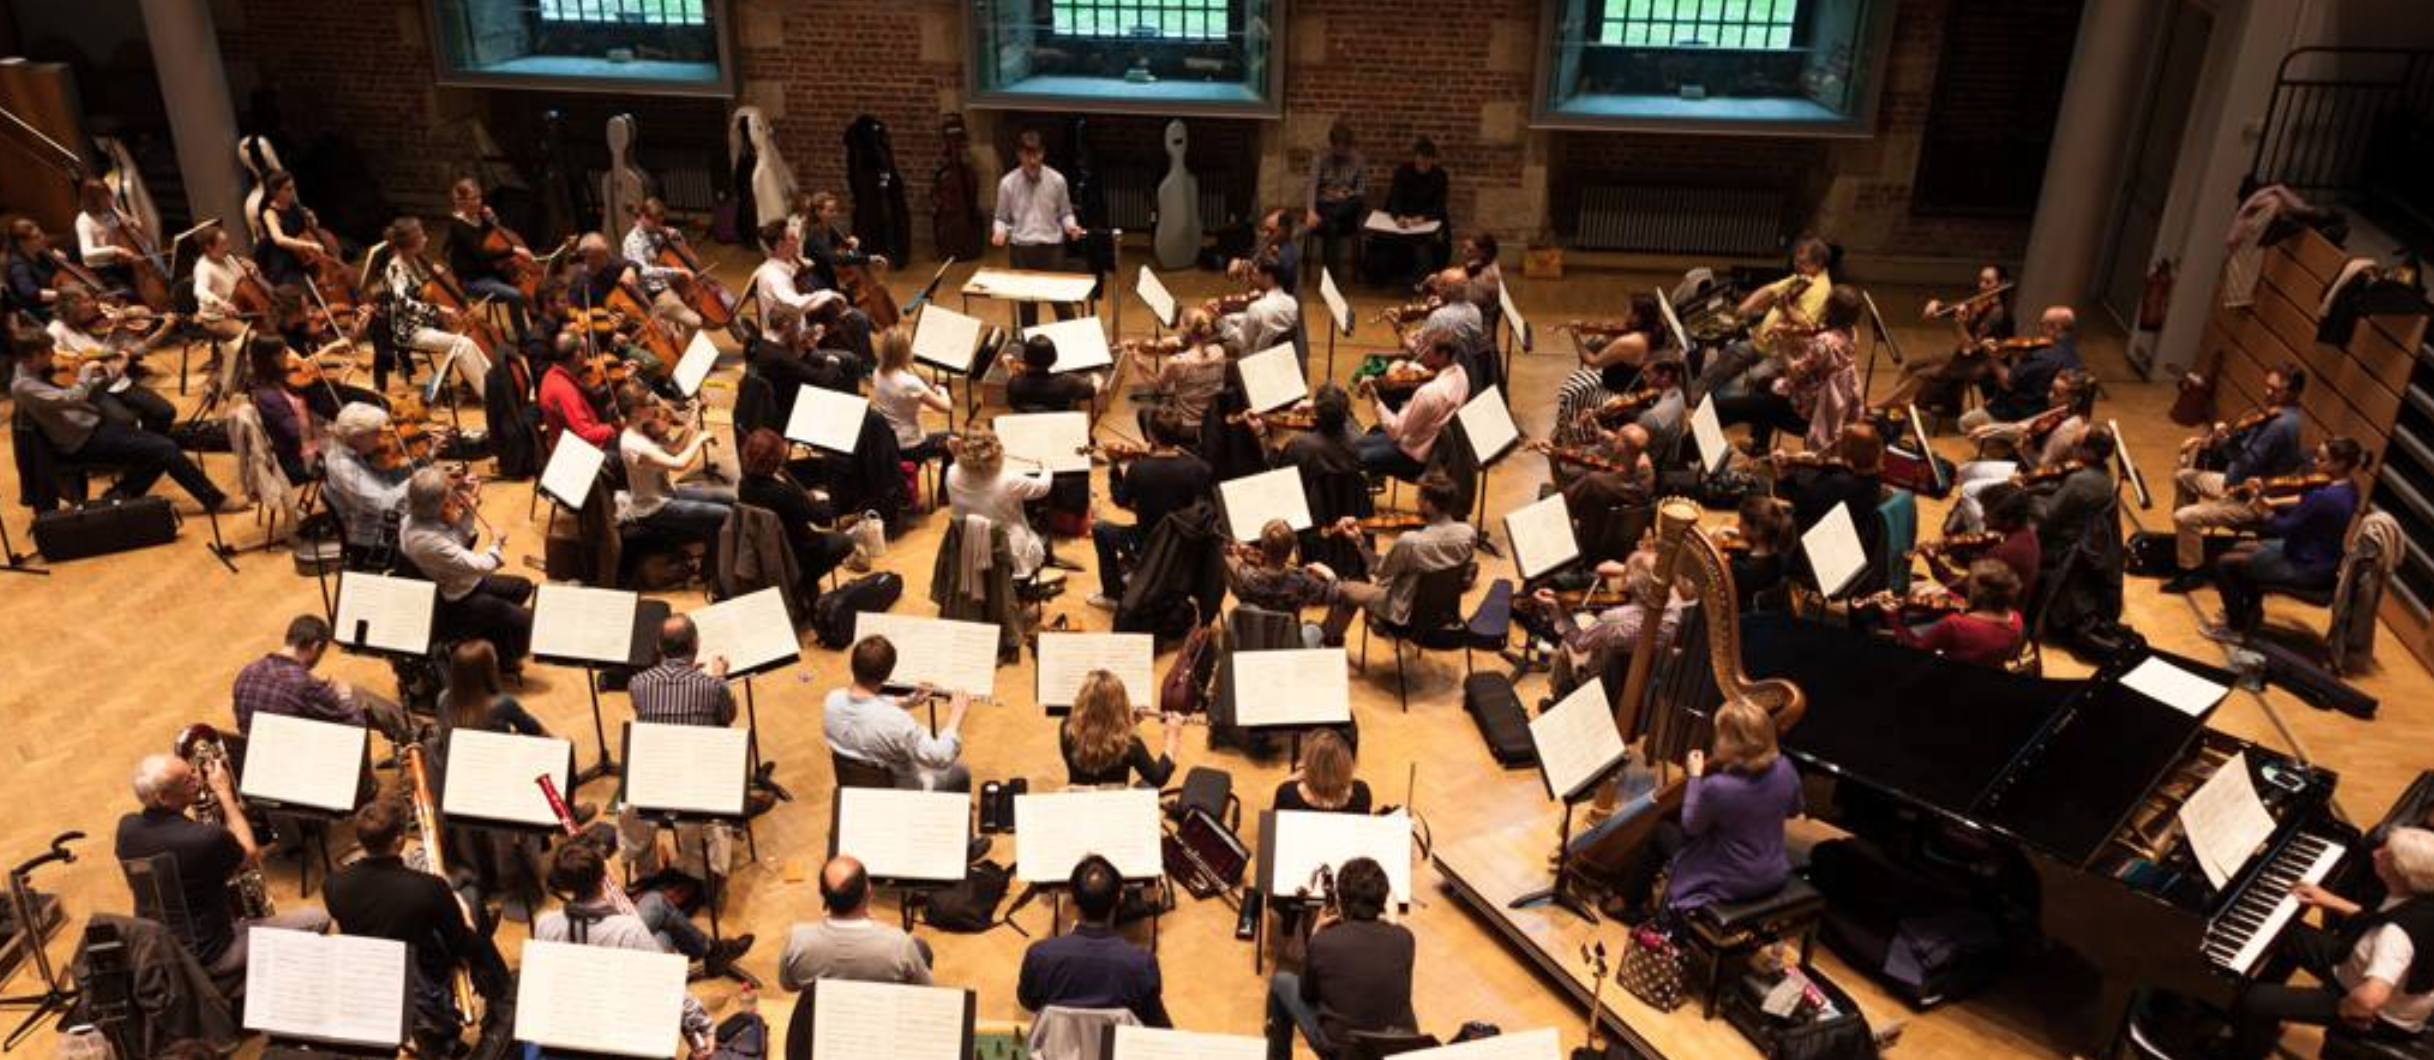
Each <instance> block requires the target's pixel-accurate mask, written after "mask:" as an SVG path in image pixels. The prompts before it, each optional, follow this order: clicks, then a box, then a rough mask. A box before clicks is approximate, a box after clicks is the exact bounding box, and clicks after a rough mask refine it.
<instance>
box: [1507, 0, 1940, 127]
mask: <svg viewBox="0 0 2434 1060" xmlns="http://www.w3.org/2000/svg"><path fill="white" fill-rule="evenodd" d="M1566 2H1567V0H1541V3H1540V4H1539V27H1538V37H1537V40H1536V42H1535V47H1536V51H1534V52H1533V53H1532V59H1531V91H1530V120H1529V123H1528V127H1529V128H1531V129H1541V130H1548V131H1556V132H1636V133H1666V134H1675V135H1706V136H1758V137H1774V138H1794V139H1816V140H1866V139H1872V138H1874V137H1875V135H1876V121H1877V114H1878V112H1879V108H1880V107H1881V106H1882V105H1883V101H1884V90H1885V80H1886V73H1887V70H1888V68H1889V67H1890V65H1891V64H1890V59H1891V54H1890V49H1891V48H1892V44H1893V29H1894V25H1893V23H1894V13H1895V9H1896V8H1897V7H1898V6H1899V5H1898V0H1867V8H1866V11H1865V12H1864V14H1863V16H1862V19H1861V25H1859V26H1858V27H1857V29H1856V31H1855V34H1854V36H1855V38H1856V39H1857V40H1859V41H1862V42H1864V43H1865V44H1866V49H1865V51H1864V52H1863V53H1862V55H1863V60H1862V61H1861V62H1859V63H1857V64H1855V65H1854V69H1853V80H1854V82H1855V83H1854V86H1853V88H1852V92H1853V97H1852V103H1851V106H1850V108H1849V110H1848V112H1847V113H1845V114H1844V115H1843V116H1842V117H1841V118H1838V119H1833V120H1818V121H1809V120H1776V119H1763V118H1733V117H1729V116H1717V117H1705V116H1701V117H1676V116H1670V115H1660V114H1630V113H1620V114H1600V113H1583V112H1581V111H1578V110H1570V109H1566V107H1565V103H1566V102H1568V101H1569V100H1570V99H1574V98H1579V97H1577V96H1572V97H1564V99H1563V100H1561V101H1559V100H1558V98H1557V94H1556V83H1557V81H1558V79H1559V78H1561V77H1563V76H1564V73H1565V70H1566V68H1567V66H1568V65H1570V64H1576V63H1577V62H1578V60H1577V59H1571V60H1567V59H1566V57H1565V55H1564V49H1565V48H1571V49H1576V50H1586V49H1589V48H1622V49H1630V50H1634V51H1651V52H1699V53H1704V52H1726V51H1735V50H1740V51H1753V50H1754V51H1761V52H1763V53H1764V54H1770V55H1772V54H1779V53H1778V52H1777V50H1775V49H1727V48H1709V47H1703V46H1702V47H1690V48H1684V47H1675V46H1661V47H1660V46H1656V45H1620V44H1604V43H1601V42H1599V41H1598V40H1596V39H1594V36H1593V35H1592V34H1591V32H1590V28H1593V27H1595V26H1596V25H1597V24H1598V21H1599V19H1601V18H1602V17H1603V13H1604V6H1605V4H1606V3H1611V2H1614V0H1587V2H1588V6H1586V7H1585V8H1584V9H1583V10H1582V12H1581V13H1580V14H1579V15H1576V16H1573V17H1574V18H1576V19H1577V20H1578V23H1579V25H1580V26H1581V27H1586V28H1580V29H1579V30H1578V32H1576V33H1575V34H1574V35H1573V37H1572V38H1571V39H1569V40H1566V39H1564V34H1565V31H1566V21H1567V18H1566V14H1565V10H1564V9H1565V6H1566ZM1811 2H1813V0H1801V3H1802V4H1803V5H1804V10H1803V13H1806V12H1805V5H1806V4H1808V3H1811ZM1803 32H1804V33H1807V34H1813V33H1814V28H1813V27H1803ZM1795 43H1798V39H1797V38H1796V40H1795ZM1811 46H1813V45H1811ZM1796 50H1797V49H1796Z"/></svg>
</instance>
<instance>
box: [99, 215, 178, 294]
mask: <svg viewBox="0 0 2434 1060" xmlns="http://www.w3.org/2000/svg"><path fill="white" fill-rule="evenodd" d="M110 242H111V243H112V244H114V245H116V246H117V247H118V249H119V250H121V251H123V252H125V253H126V255H127V263H128V264H127V267H128V269H129V271H131V272H133V273H134V274H135V300H136V301H138V302H142V303H143V304H144V305H145V307H146V308H149V309H151V310H152V311H153V312H155V313H166V312H168V311H169V310H170V308H171V307H172V305H173V302H172V301H171V299H170V295H169V274H168V273H165V272H162V271H161V266H160V259H159V258H157V257H154V256H153V248H152V240H151V239H150V238H148V237H146V236H145V235H144V231H143V229H141V228H138V227H136V224H135V219H134V218H131V217H128V216H127V215H126V214H124V213H121V214H119V215H118V228H117V230H116V231H115V232H114V233H113V234H112V235H111V237H110Z"/></svg>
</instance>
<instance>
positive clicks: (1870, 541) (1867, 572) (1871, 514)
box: [1775, 422, 1885, 595]
mask: <svg viewBox="0 0 2434 1060" xmlns="http://www.w3.org/2000/svg"><path fill="white" fill-rule="evenodd" d="M1801 455H1802V456H1803V457H1806V456H1807V455H1808V454H1805V453H1804V454H1801ZM1884 466H1885V440H1884V436H1883V435H1880V434H1878V433H1877V432H1876V428H1875V427H1874V426H1872V425H1870V424H1868V423H1864V422H1863V423H1855V424H1852V425H1851V426H1850V428H1849V429H1847V430H1845V431H1843V432H1842V438H1841V439H1840V440H1838V441H1837V442H1836V443H1835V445H1834V448H1833V449H1832V450H1831V452H1830V453H1829V454H1828V455H1827V456H1825V457H1823V458H1819V459H1815V460H1794V461H1789V462H1786V466H1785V467H1784V468H1783V469H1782V471H1781V473H1780V474H1778V475H1777V477H1776V479H1775V494H1776V496H1779V497H1782V498H1783V499H1784V500H1786V501H1789V502H1791V505H1792V523H1793V525H1795V526H1797V527H1799V532H1800V533H1803V534H1806V533H1808V532H1809V530H1810V528H1812V527H1815V526H1816V525H1817V524H1818V522H1819V521H1820V520H1823V519H1824V518H1825V517H1826V515H1827V514H1828V513H1830V512H1832V511H1833V510H1834V509H1835V508H1837V507H1847V508H1849V509H1850V511H1851V523H1852V525H1853V526H1854V527H1856V528H1857V529H1858V531H1859V543H1860V546H1861V547H1862V548H1863V549H1864V550H1865V551H1866V552H1867V555H1868V560H1869V563H1868V565H1867V567H1866V568H1865V569H1864V570H1862V571H1861V572H1860V574H1859V576H1858V577H1856V578H1854V579H1852V583H1851V585H1850V586H1848V587H1847V590H1848V591H1849V592H1852V593H1857V594H1863V595H1864V594H1866V593H1870V592H1874V591H1876V590H1877V589H1878V588H1880V587H1881V586H1882V581H1883V577H1884V574H1883V564H1882V563H1881V562H1880V561H1881V560H1882V559H1883V558H1884V555H1885V531H1884V520H1883V519H1879V518H1876V517H1875V516H1876V506H1877V505H1878V504H1879V503H1881V502H1882V501H1883V499H1884V492H1885V487H1884V478H1883V475H1884Z"/></svg>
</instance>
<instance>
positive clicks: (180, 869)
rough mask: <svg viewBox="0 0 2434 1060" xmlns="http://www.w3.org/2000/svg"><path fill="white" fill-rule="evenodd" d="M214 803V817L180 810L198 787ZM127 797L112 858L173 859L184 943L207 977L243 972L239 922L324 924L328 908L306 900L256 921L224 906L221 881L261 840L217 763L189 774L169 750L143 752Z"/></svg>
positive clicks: (255, 855)
mask: <svg viewBox="0 0 2434 1060" xmlns="http://www.w3.org/2000/svg"><path fill="white" fill-rule="evenodd" d="M207 785H208V786H209V788H210V789H211V795H212V798H214V799H215V800H217V801H218V803H219V806H220V814H221V818H220V819H221V820H222V821H223V822H225V823H224V825H222V824H210V823H207V822H204V821H197V820H195V819H193V818H191V817H188V816H186V811H187V808H188V807H191V806H193V805H194V804H195V801H196V800H197V799H199V798H201V797H202V794H203V790H204V788H205V786H207ZM134 787H135V801H136V802H138V803H140V804H142V806H143V809H142V811H140V812H137V813H131V814H128V815H126V816H125V817H121V818H119V820H118V845H117V851H116V853H117V857H118V860H120V861H135V860H141V859H144V858H150V857H154V856H161V855H165V856H167V857H168V858H169V860H170V861H171V862H172V863H174V864H175V865H176V866H177V873H178V886H179V890H180V893H181V894H182V896H183V897H184V899H185V905H186V915H187V917H188V918H189V919H190V920H191V921H192V923H193V927H192V929H191V930H192V934H191V936H190V940H189V945H191V946H192V947H193V948H194V957H195V959H196V960H198V961H200V962H202V964H203V967H204V969H205V970H206V971H208V972H210V973H211V976H212V978H213V979H215V980H218V981H227V980H229V979H232V978H233V979H240V980H241V979H242V978H243V976H244V972H245V930H244V929H245V928H247V927H249V926H251V925H253V924H261V925H263V926H265V927H275V928H286V929H289V930H292V931H310V932H314V933H316V934H318V933H320V932H322V931H325V930H327V929H328V928H329V926H330V915H329V914H328V913H325V912H323V911H321V910H320V909H318V908H315V907H313V906H304V907H301V908H298V907H296V906H294V905H292V904H289V903H288V902H286V901H285V900H282V901H281V904H283V905H288V908H287V910H286V911H285V912H282V913H280V914H278V915H277V916H273V917H269V918H266V919H263V920H251V921H243V922H240V921H238V920H237V918H236V915H235V912H234V910H232V909H231V908H230V906H231V904H232V903H231V902H230V901H229V893H228V882H229V880H230V879H232V878H234V877H235V876H236V874H237V873H238V872H239V871H240V870H242V869H245V868H247V867H249V866H252V865H254V864H256V863H258V862H259V861H260V860H261V857H262V847H261V844H259V843H257V842H255V841H254V830H253V826H252V825H250V824H249V823H247V822H246V819H245V809H244V807H245V804H244V803H243V802H240V801H238V799H237V793H236V780H235V778H234V777H231V776H229V774H228V770H227V769H225V768H214V769H212V770H210V771H209V773H208V775H206V774H202V773H197V772H196V771H195V769H194V767H193V766H191V765H188V764H187V763H186V760H185V759H183V758H179V757H177V756H176V755H150V756H147V757H145V759H144V760H143V761H142V762H141V763H139V764H138V765H137V766H136V767H135V777H134Z"/></svg>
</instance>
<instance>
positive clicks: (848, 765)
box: [828, 751, 896, 788]
mask: <svg viewBox="0 0 2434 1060" xmlns="http://www.w3.org/2000/svg"><path fill="white" fill-rule="evenodd" d="M828 767H829V770H830V772H832V773H834V774H835V775H836V778H837V786H838V787H840V788H893V787H895V786H896V772H895V770H892V769H889V768H888V767H886V766H881V765H873V764H871V763H869V762H864V761H860V760H857V759H853V758H848V757H846V756H844V755H841V754H838V753H837V752H835V751H830V752H828Z"/></svg>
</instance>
